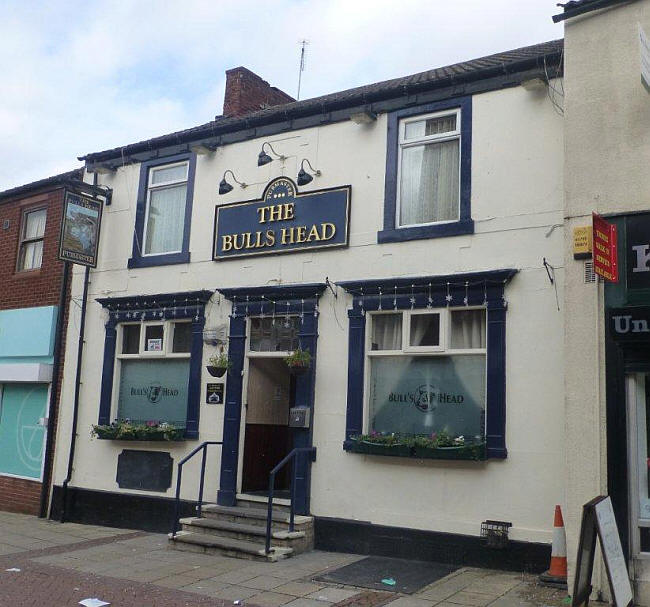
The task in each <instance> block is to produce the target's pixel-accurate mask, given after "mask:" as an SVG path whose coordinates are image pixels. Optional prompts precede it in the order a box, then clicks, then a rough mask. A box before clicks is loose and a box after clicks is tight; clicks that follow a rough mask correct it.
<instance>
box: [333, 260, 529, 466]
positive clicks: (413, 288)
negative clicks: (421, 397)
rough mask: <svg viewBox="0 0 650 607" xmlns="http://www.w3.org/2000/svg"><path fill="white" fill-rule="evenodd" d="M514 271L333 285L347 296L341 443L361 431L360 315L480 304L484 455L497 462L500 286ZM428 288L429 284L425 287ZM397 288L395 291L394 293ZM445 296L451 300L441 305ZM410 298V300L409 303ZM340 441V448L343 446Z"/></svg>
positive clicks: (502, 354) (502, 335)
mask: <svg viewBox="0 0 650 607" xmlns="http://www.w3.org/2000/svg"><path fill="white" fill-rule="evenodd" d="M516 272H517V271H516V270H513V269H507V270H493V271H488V272H472V273H468V274H454V275H446V276H420V277H408V278H394V279H381V280H357V281H345V282H340V283H337V284H338V286H340V287H342V288H343V289H345V290H346V291H348V292H349V293H351V294H352V295H353V300H352V309H351V310H349V311H348V318H349V321H348V323H349V332H348V333H349V337H348V398H347V413H346V424H345V441H348V440H349V439H350V437H351V436H353V435H358V434H361V433H362V432H363V398H364V396H363V390H364V368H365V365H364V362H365V343H366V341H365V327H366V316H365V313H366V312H372V311H376V310H382V309H383V310H393V309H397V310H409V309H412V308H416V309H423V308H426V306H427V304H428V303H430V302H429V297H431V305H432V306H433V307H434V308H440V307H446V306H454V307H455V306H462V305H463V300H464V298H465V297H467V305H470V306H476V305H485V303H486V302H487V312H486V314H487V369H486V374H487V381H486V383H487V393H486V417H487V419H486V441H487V457H488V459H489V458H492V459H503V458H505V457H507V455H508V451H507V449H506V309H507V304H506V301H505V298H504V294H505V285H506V283H507V282H508V281H509V280H510V279H511V278H512V277H513V276H514V274H515V273H516ZM429 284H430V285H431V286H430V287H429ZM395 287H397V289H395ZM447 295H450V296H451V301H450V302H448V301H447ZM411 298H413V299H414V301H411ZM345 441H344V449H345V444H346V442H345Z"/></svg>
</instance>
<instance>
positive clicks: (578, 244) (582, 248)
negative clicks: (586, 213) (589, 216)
mask: <svg viewBox="0 0 650 607" xmlns="http://www.w3.org/2000/svg"><path fill="white" fill-rule="evenodd" d="M591 238H592V229H591V228H590V227H589V226H580V227H578V228H573V259H589V258H590V257H591Z"/></svg>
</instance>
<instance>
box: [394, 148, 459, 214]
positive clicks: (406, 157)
mask: <svg viewBox="0 0 650 607" xmlns="http://www.w3.org/2000/svg"><path fill="white" fill-rule="evenodd" d="M458 171H459V141H458V139H454V140H452V141H443V142H440V143H430V144H428V145H419V146H414V147H408V148H404V149H403V150H402V164H401V185H400V188H401V189H400V225H402V226H405V225H413V224H418V223H429V222H433V221H449V220H454V219H458V215H459V208H458V207H459V172H458Z"/></svg>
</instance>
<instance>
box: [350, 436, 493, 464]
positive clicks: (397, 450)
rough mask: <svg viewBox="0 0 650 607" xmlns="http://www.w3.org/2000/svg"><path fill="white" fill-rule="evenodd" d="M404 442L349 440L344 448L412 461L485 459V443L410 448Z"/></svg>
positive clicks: (354, 451)
mask: <svg viewBox="0 0 650 607" xmlns="http://www.w3.org/2000/svg"><path fill="white" fill-rule="evenodd" d="M409 442H411V441H408V440H407V441H406V442H404V443H398V444H393V445H390V444H386V443H373V442H371V441H367V440H359V439H355V438H351V439H350V440H349V441H346V442H345V444H344V448H345V450H346V451H349V452H350V453H362V454H365V455H385V456H392V457H410V458H413V459H445V460H452V459H455V460H470V461H484V460H486V459H487V450H486V448H485V443H484V442H480V443H470V444H466V445H458V446H454V447H424V446H412V445H409V444H408V443H409Z"/></svg>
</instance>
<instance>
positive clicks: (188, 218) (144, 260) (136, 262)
mask: <svg viewBox="0 0 650 607" xmlns="http://www.w3.org/2000/svg"><path fill="white" fill-rule="evenodd" d="M184 160H189V166H188V169H187V197H186V199H185V225H184V227H183V250H182V251H181V252H179V253H169V254H167V255H147V256H144V255H142V253H141V250H140V246H142V247H144V218H145V211H146V207H147V184H148V182H149V169H150V168H152V167H158V166H162V165H165V164H172V163H174V162H182V161H184ZM195 175H196V154H194V153H186V154H175V155H173V156H166V157H164V158H156V159H155V160H148V161H146V162H143V163H141V164H140V183H139V185H138V199H137V201H136V209H135V228H134V231H133V248H132V253H131V258H130V259H129V260H128V263H127V265H128V267H129V268H145V267H151V266H161V265H169V264H175V263H189V261H190V227H191V223H192V202H193V199H194V178H195Z"/></svg>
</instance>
